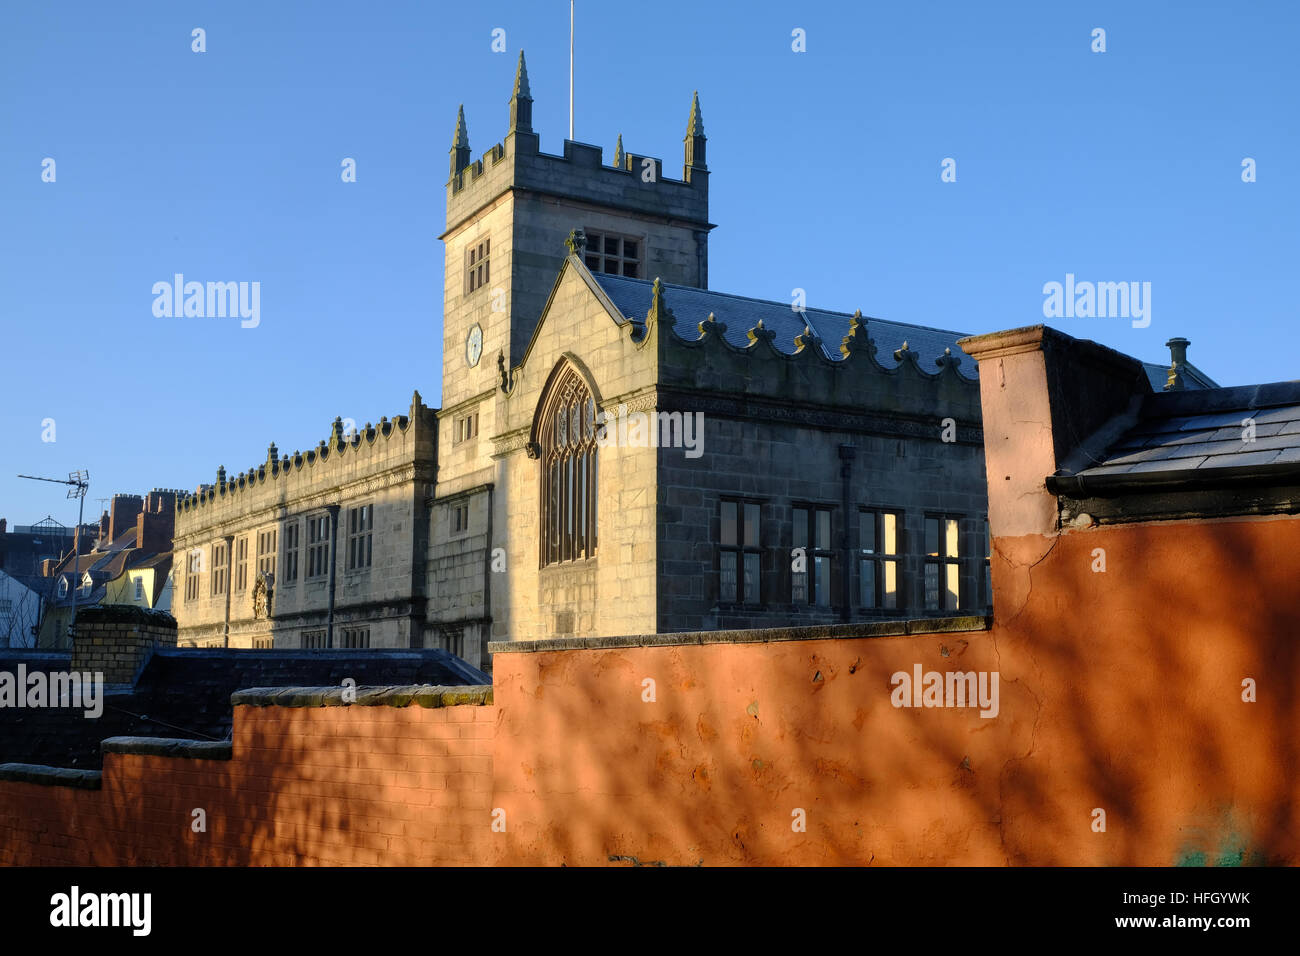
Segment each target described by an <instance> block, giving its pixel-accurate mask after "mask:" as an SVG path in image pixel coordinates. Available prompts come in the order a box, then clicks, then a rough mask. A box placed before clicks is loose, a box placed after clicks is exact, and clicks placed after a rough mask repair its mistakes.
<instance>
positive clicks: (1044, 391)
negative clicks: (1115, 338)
mask: <svg viewBox="0 0 1300 956" xmlns="http://www.w3.org/2000/svg"><path fill="white" fill-rule="evenodd" d="M958 344H959V345H960V346H961V347H962V348H963V349H964V350H965V351H966V353H967V354H968V355H970V356H971V357H972V358H973V359H975V361H976V362H978V363H979V370H980V403H981V405H982V407H983V418H984V463H985V472H986V474H987V475H988V485H989V525H990V530H991V531H992V533H993V535H994V537H1016V536H1020V535H1028V534H1041V535H1055V534H1056V533H1057V531H1058V530H1059V528H1058V510H1057V499H1056V496H1055V495H1053V494H1052V493H1051V492H1050V491H1048V490H1047V485H1046V483H1045V482H1046V478H1047V476H1048V475H1051V474H1054V473H1055V472H1056V470H1057V469H1058V468H1060V467H1061V463H1062V462H1063V461H1064V460H1065V459H1066V457H1067V456H1068V455H1069V454H1070V453H1071V452H1072V451H1074V450H1075V449H1077V448H1079V447H1080V446H1081V445H1082V444H1083V443H1084V441H1085V440H1086V439H1088V438H1090V437H1091V436H1093V434H1094V433H1095V432H1097V430H1098V429H1099V428H1101V426H1102V425H1104V424H1105V423H1106V422H1108V421H1110V420H1111V419H1112V418H1115V416H1117V415H1119V414H1120V413H1122V412H1131V413H1133V414H1136V411H1137V403H1138V402H1140V400H1141V398H1142V396H1144V395H1149V394H1150V393H1151V383H1150V380H1149V379H1148V378H1147V375H1146V372H1145V371H1144V369H1143V367H1142V363H1141V362H1139V361H1138V360H1137V359H1135V358H1132V357H1131V356H1128V355H1124V354H1123V353H1121V352H1116V351H1114V350H1113V349H1108V348H1106V347H1105V346H1102V345H1098V344H1097V343H1096V342H1091V341H1088V340H1086V339H1075V338H1071V337H1070V336H1068V335H1066V334H1064V333H1063V332H1058V331H1056V330H1055V329H1050V328H1048V327H1046V326H1043V325H1035V326H1030V327H1028V328H1022V329H1011V330H1010V331H1007V332H994V333H992V334H989V335H974V336H971V337H970V338H965V339H962V340H961V341H960V342H958Z"/></svg>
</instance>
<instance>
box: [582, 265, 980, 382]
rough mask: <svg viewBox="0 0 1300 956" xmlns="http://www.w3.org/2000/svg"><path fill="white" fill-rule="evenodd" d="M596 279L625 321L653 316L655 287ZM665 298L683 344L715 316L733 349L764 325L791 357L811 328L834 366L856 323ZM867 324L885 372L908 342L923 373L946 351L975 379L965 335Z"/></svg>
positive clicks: (672, 290) (777, 305)
mask: <svg viewBox="0 0 1300 956" xmlns="http://www.w3.org/2000/svg"><path fill="white" fill-rule="evenodd" d="M592 278H594V279H595V280H596V282H597V283H599V285H600V287H601V288H602V289H603V290H604V291H605V294H606V295H608V296H609V298H610V301H611V302H613V303H614V305H615V306H616V307H617V308H618V310H619V312H621V313H622V315H623V317H624V318H625V319H636V320H639V319H644V318H645V317H646V315H647V313H649V311H650V299H651V292H652V290H653V289H654V283H653V282H652V281H650V280H648V279H629V278H625V277H623V276H615V275H607V274H605V273H602V272H595V273H592ZM663 295H664V304H665V305H667V306H668V308H669V309H671V310H672V313H673V315H674V317H675V318H676V319H677V334H678V335H680V336H681V337H682V338H685V339H695V338H698V336H699V333H698V331H697V330H696V326H697V325H698V324H699V323H701V322H703V321H704V320H705V319H707V318H708V317H709V313H712V314H713V317H714V319H716V320H717V321H718V322H721V323H722V324H723V325H725V326H726V327H727V331H726V333H725V335H724V338H726V340H727V341H728V342H730V343H731V344H732V345H735V346H737V347H738V348H744V347H746V346H747V345H748V344H749V340H748V339H747V337H746V334H745V333H747V332H748V331H749V330H750V329H752V328H753V327H754V326H755V325H757V324H758V321H759V320H760V319H761V320H762V321H763V326H764V327H765V328H768V329H771V330H772V331H773V332H775V333H776V340H775V344H776V346H777V347H778V348H779V349H780V350H781V351H783V352H786V353H792V352H794V350H795V344H794V339H795V336H797V335H800V334H802V333H803V330H804V325H805V323H807V324H808V325H809V326H811V327H812V330H813V331H814V332H816V333H817V335H818V337H819V338H820V339H821V340H822V351H823V352H824V353H825V355H826V357H827V358H830V359H835V360H838V359H840V358H841V357H842V356H841V355H840V351H839V346H840V342H841V341H842V340H843V338H844V337H845V336H846V335H848V333H849V322H850V321H851V320H852V318H853V316H852V314H850V313H848V312H831V311H828V310H826V309H807V310H806V311H804V312H802V313H800V312H795V311H794V310H793V309H792V308H791V305H790V303H789V302H773V301H770V300H767V299H751V298H748V297H746V296H740V295H730V294H728V293H725V292H713V291H710V290H708V289H696V288H693V287H691V286H684V285H671V284H669V283H666V282H665V283H663ZM863 321H865V322H866V325H867V334H868V335H869V337H870V338H871V339H872V340H873V341H875V343H876V348H877V352H876V360H877V361H878V362H880V364H882V365H884V366H885V367H886V368H893V367H894V366H895V365H897V364H898V363H897V362H895V361H894V358H893V353H894V351H895V350H897V349H899V348H902V346H903V343H904V342H907V345H908V348H909V349H911V350H912V351H914V352H916V353H917V354H918V356H919V357H920V360H921V367H922V368H923V369H925V370H926V371H927V372H933V371H935V370H936V366H935V362H936V360H937V359H938V358H939V357H940V356H942V355H943V353H944V349H951V350H952V354H953V356H955V357H956V358H958V359H960V360H961V364H960V365H959V366H958V369H959V370H960V371H961V373H962V374H963V375H965V376H966V377H967V378H976V377H977V372H978V369H977V367H976V364H975V361H974V360H973V359H972V358H971V357H970V356H969V355H967V354H966V353H965V352H963V351H962V350H961V348H960V347H959V346H958V345H957V340H958V339H959V338H962V337H963V334H964V333H961V332H952V331H948V330H945V329H932V328H929V327H927V326H923V325H908V324H906V323H903V322H889V321H887V320H885V319H872V318H867V317H865V316H864V317H863Z"/></svg>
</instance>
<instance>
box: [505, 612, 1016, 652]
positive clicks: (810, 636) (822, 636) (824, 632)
mask: <svg viewBox="0 0 1300 956" xmlns="http://www.w3.org/2000/svg"><path fill="white" fill-rule="evenodd" d="M992 626H993V619H992V618H991V617H984V616H980V615H968V616H966V617H930V618H915V619H912V620H907V621H860V622H857V623H854V624H814V625H809V626H807V627H766V628H745V629H742V630H734V631H684V632H681V633H677V634H637V635H631V636H626V637H553V638H547V639H545V640H540V641H492V642H491V643H489V644H488V653H489V654H530V653H539V652H542V651H589V650H601V649H604V648H611V647H665V646H673V645H683V644H769V643H773V642H776V641H825V640H853V639H857V638H864V637H903V636H907V635H923V634H952V633H954V632H959V631H987V630H988V629H989V628H990V627H992Z"/></svg>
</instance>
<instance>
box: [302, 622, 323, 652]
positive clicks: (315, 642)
mask: <svg viewBox="0 0 1300 956" xmlns="http://www.w3.org/2000/svg"><path fill="white" fill-rule="evenodd" d="M298 640H299V642H300V643H301V645H302V650H304V651H324V650H329V647H330V641H329V631H328V630H326V629H325V628H323V627H313V628H305V629H304V630H302V631H300V632H299V633H298Z"/></svg>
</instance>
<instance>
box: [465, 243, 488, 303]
mask: <svg viewBox="0 0 1300 956" xmlns="http://www.w3.org/2000/svg"><path fill="white" fill-rule="evenodd" d="M491 281H492V237H491V236H484V237H483V238H482V239H479V240H478V241H477V242H472V243H470V244H469V246H468V247H467V248H466V249H465V295H470V294H472V293H474V292H477V291H478V290H479V289H482V288H484V287H485V286H487V285H488V284H489V283H490V282H491Z"/></svg>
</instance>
